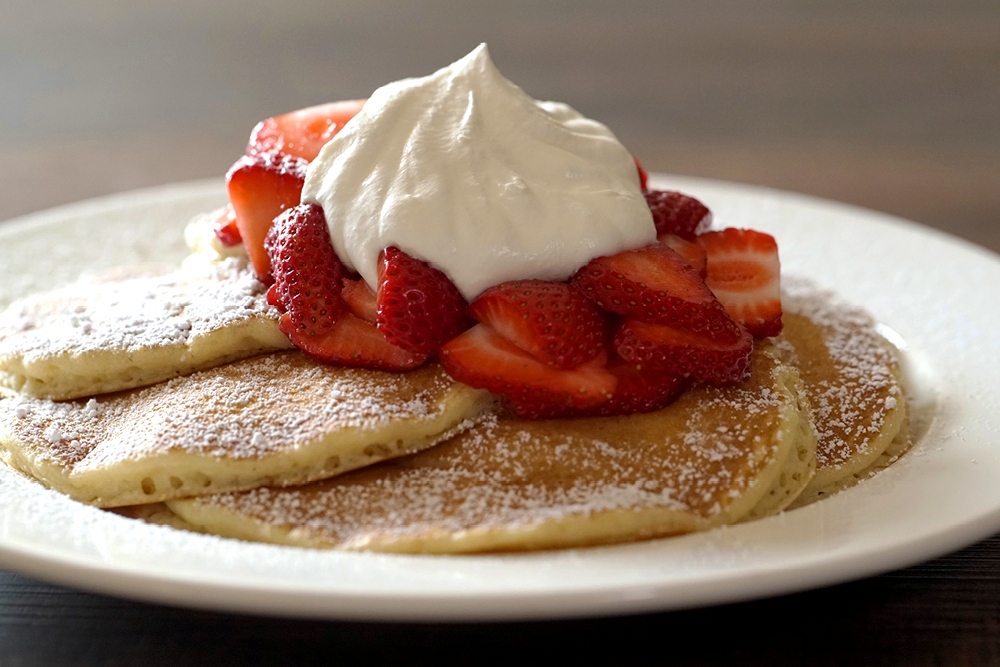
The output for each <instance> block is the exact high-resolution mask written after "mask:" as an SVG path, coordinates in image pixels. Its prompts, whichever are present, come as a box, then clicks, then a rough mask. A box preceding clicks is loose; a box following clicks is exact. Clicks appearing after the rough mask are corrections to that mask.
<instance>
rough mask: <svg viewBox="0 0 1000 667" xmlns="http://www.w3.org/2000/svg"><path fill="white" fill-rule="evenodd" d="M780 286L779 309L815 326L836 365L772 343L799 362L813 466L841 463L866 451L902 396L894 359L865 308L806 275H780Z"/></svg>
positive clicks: (793, 348)
mask: <svg viewBox="0 0 1000 667" xmlns="http://www.w3.org/2000/svg"><path fill="white" fill-rule="evenodd" d="M782 289H783V292H784V293H783V295H782V303H783V306H784V309H785V311H786V312H788V313H797V314H800V315H804V316H806V317H808V318H809V319H810V320H811V321H812V323H813V324H815V325H816V326H817V327H819V328H820V330H821V332H822V337H823V343H824V344H825V347H826V350H827V352H828V354H829V358H830V361H832V363H833V366H834V367H835V369H836V372H835V374H831V373H830V372H829V369H821V368H818V367H817V366H816V365H810V364H804V363H803V360H802V359H800V358H799V356H800V355H798V354H797V353H796V350H795V346H793V345H791V344H790V343H789V341H787V340H782V339H778V341H777V343H776V344H777V346H778V349H780V350H783V351H784V354H786V355H788V356H787V357H786V358H787V359H788V360H789V361H790V362H792V363H795V364H797V365H800V372H802V374H803V379H804V380H806V393H807V395H808V397H809V399H810V402H811V403H812V417H813V422H814V425H815V428H816V436H817V450H816V460H817V464H818V466H819V468H820V469H822V468H830V467H838V466H843V465H844V464H846V463H847V462H849V461H851V460H853V459H855V457H857V456H858V455H859V454H861V455H864V454H866V453H868V450H869V447H870V446H871V443H872V442H873V441H874V440H876V439H877V438H878V437H879V436H880V435H881V434H882V431H883V428H884V426H885V423H886V419H887V416H888V414H889V413H890V412H891V411H893V410H895V409H896V408H897V406H898V405H899V404H900V402H901V401H902V400H903V395H902V391H901V388H900V386H899V380H898V374H899V371H898V360H897V359H896V356H895V355H894V353H893V351H892V350H891V349H890V347H889V346H888V343H887V342H886V340H885V339H884V338H883V337H882V336H881V335H880V334H879V333H878V331H877V329H876V326H875V322H874V320H873V319H872V317H871V316H870V315H869V314H868V313H866V312H865V311H863V310H861V309H860V308H858V307H856V306H853V305H851V304H849V303H847V302H845V301H844V300H842V299H841V298H840V297H838V296H837V295H836V294H834V293H833V292H830V291H826V290H822V289H820V288H819V287H818V286H817V285H816V284H815V283H813V282H812V281H809V280H806V279H802V278H794V277H793V278H784V279H783V283H782Z"/></svg>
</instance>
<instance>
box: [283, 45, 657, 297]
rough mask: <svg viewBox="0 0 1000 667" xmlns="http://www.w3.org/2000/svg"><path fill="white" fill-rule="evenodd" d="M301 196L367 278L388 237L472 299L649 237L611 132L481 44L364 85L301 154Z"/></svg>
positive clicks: (648, 222) (558, 276)
mask: <svg viewBox="0 0 1000 667" xmlns="http://www.w3.org/2000/svg"><path fill="white" fill-rule="evenodd" d="M302 201H303V202H305V203H314V204H319V205H321V206H322V207H323V210H324V212H325V214H326V219H327V223H328V225H329V227H330V235H331V238H332V240H333V246H334V249H335V250H336V251H337V255H338V256H339V257H340V259H341V260H342V261H343V262H344V264H346V265H347V266H348V267H349V268H352V269H354V270H355V271H357V272H358V273H360V274H361V276H362V277H363V278H364V279H365V281H366V282H367V283H368V284H369V285H372V286H375V285H377V284H378V280H377V278H378V269H377V263H378V256H379V253H380V252H381V251H382V249H383V248H386V247H388V246H396V247H398V248H400V249H401V250H403V251H404V252H406V253H408V254H410V255H411V256H413V257H416V258H417V259H421V260H424V261H426V262H429V263H430V264H431V265H433V266H435V267H437V268H439V269H441V270H442V271H444V273H445V274H447V275H448V277H449V278H451V280H452V281H453V282H454V283H455V285H456V286H457V287H458V289H459V291H461V292H462V295H463V296H464V297H465V298H466V299H468V300H470V301H471V300H473V299H474V298H475V297H476V296H478V295H479V294H480V293H481V292H482V291H483V290H485V289H486V288H488V287H491V286H492V285H496V284H499V283H502V282H505V281H508V280H519V279H525V278H538V279H543V280H565V279H566V278H568V277H570V276H571V275H572V274H573V273H574V272H575V271H576V270H577V269H579V268H580V267H582V266H583V265H584V264H586V263H587V262H588V261H589V260H591V259H593V258H594V257H599V256H602V255H610V254H614V253H616V252H620V251H622V250H628V249H632V248H638V247H641V246H644V245H647V244H649V243H652V242H653V241H654V240H655V239H656V230H655V227H654V225H653V220H652V215H651V214H650V212H649V207H648V206H647V204H646V200H645V198H644V197H643V194H642V191H641V188H640V186H639V177H638V174H637V172H636V167H635V163H634V161H633V158H632V155H631V154H630V153H629V152H628V150H626V149H625V147H624V146H622V145H621V143H619V141H618V140H617V139H616V138H615V136H614V134H612V133H611V131H610V130H609V129H608V128H607V127H605V126H604V125H602V124H601V123H598V122H597V121H594V120H590V119H588V118H585V117H583V116H582V115H580V114H579V113H577V112H576V111H574V110H573V109H572V108H570V107H569V106H567V105H565V104H560V103H557V102H536V101H535V100H533V99H532V98H531V97H529V96H528V95H527V94H526V93H525V92H524V91H523V90H521V89H520V88H518V87H517V86H516V85H514V84H513V83H511V82H510V81H508V80H507V79H506V78H504V77H503V75H502V74H500V72H499V71H498V70H497V69H496V66H495V65H494V64H493V62H492V61H491V60H490V56H489V53H488V51H487V49H486V45H485V44H482V45H480V46H479V47H478V48H476V49H475V50H474V51H473V52H472V53H470V54H469V55H467V56H466V57H464V58H462V59H461V60H459V61H457V62H455V63H453V64H451V65H449V66H448V67H445V68H443V69H441V70H438V71H437V72H435V73H434V74H431V75H430V76H426V77H421V78H414V79H404V80H402V81H396V82H394V83H390V84H388V85H386V86H383V87H381V88H379V89H378V90H376V91H375V92H374V93H373V94H372V95H371V97H370V98H369V99H368V102H366V103H365V106H364V107H363V108H362V109H361V111H360V113H358V115H357V116H355V117H354V118H353V119H352V120H351V121H349V122H348V123H347V124H346V125H345V126H344V129H342V130H341V131H340V132H339V133H338V134H337V135H336V136H335V137H334V138H333V139H331V140H330V142H329V143H327V144H326V145H325V146H324V147H323V149H322V151H320V154H319V156H318V157H317V158H316V159H315V160H314V161H313V162H312V163H311V164H310V165H309V171H308V174H307V176H306V181H305V186H304V188H303V190H302Z"/></svg>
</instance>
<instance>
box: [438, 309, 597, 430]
mask: <svg viewBox="0 0 1000 667" xmlns="http://www.w3.org/2000/svg"><path fill="white" fill-rule="evenodd" d="M440 357H441V363H442V364H443V365H444V368H445V370H446V371H447V372H448V374H449V375H451V376H452V377H453V378H455V379H456V380H458V381H459V382H464V383H465V384H467V385H469V386H471V387H477V388H480V389H488V390H489V391H491V392H493V393H494V394H500V395H501V396H503V397H504V399H505V403H506V404H507V406H508V408H509V409H510V410H511V412H513V413H514V414H515V415H517V416H518V417H522V418H524V419H541V418H547V417H557V416H570V415H573V414H582V413H585V411H586V410H588V409H592V408H594V407H595V406H597V405H599V404H601V403H604V402H606V401H607V400H608V398H609V397H610V396H611V395H612V393H614V390H615V384H616V383H617V379H616V377H615V376H614V375H612V374H611V373H609V372H608V371H607V370H606V369H605V364H606V362H607V357H606V356H605V355H603V354H602V355H601V356H599V357H598V358H596V359H593V360H591V361H590V362H588V363H586V364H583V365H581V366H579V367H577V368H575V369H573V370H559V369H556V368H553V367H552V366H549V365H548V364H546V363H543V362H541V361H539V360H537V359H535V358H534V357H533V356H531V355H530V354H528V353H527V352H525V351H524V350H522V349H520V348H519V347H517V346H516V345H514V344H513V343H510V342H508V341H507V340H506V339H504V337H503V336H501V335H500V334H498V333H497V332H495V331H493V330H492V329H490V328H489V327H488V326H486V325H485V324H477V325H476V326H474V327H472V328H471V329H469V330H468V331H466V332H465V333H463V334H461V335H460V336H458V337H456V338H454V339H452V340H450V341H448V342H447V343H446V344H445V345H444V346H442V347H441V352H440Z"/></svg>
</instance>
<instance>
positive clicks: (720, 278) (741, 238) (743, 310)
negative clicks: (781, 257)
mask: <svg viewBox="0 0 1000 667" xmlns="http://www.w3.org/2000/svg"><path fill="white" fill-rule="evenodd" d="M698 244H699V245H701V247H703V248H704V249H705V252H706V254H707V255H708V272H707V274H706V275H705V284H706V285H708V287H709V288H710V289H711V290H712V292H714V293H715V296H717V297H718V298H719V301H721V302H722V305H723V306H725V307H726V310H727V311H728V312H729V314H730V315H732V316H733V319H735V320H736V321H737V322H740V323H741V324H743V326H745V327H746V328H747V329H748V330H749V331H750V333H752V334H753V335H754V336H757V337H766V336H777V335H778V334H780V333H781V328H782V324H781V280H780V278H781V263H780V262H779V261H778V244H777V243H776V242H775V240H774V237H773V236H770V235H769V234H765V233H763V232H757V231H754V230H752V229H732V228H730V229H724V230H722V231H719V232H708V233H707V234H702V235H701V236H699V237H698Z"/></svg>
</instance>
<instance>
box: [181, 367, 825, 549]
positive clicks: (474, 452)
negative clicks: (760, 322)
mask: <svg viewBox="0 0 1000 667" xmlns="http://www.w3.org/2000/svg"><path fill="white" fill-rule="evenodd" d="M799 391H800V383H799V379H798V374H797V373H796V371H795V369H794V368H792V367H790V366H787V365H784V364H782V363H780V362H779V361H777V359H776V358H775V357H773V356H771V355H770V354H769V353H768V352H766V351H758V352H757V353H755V356H754V364H753V375H752V377H751V378H750V379H748V380H746V381H745V382H743V383H741V384H739V385H736V386H731V387H724V388H708V387H701V388H695V389H692V390H690V391H688V392H686V393H685V394H684V395H682V396H681V398H680V399H678V400H677V401H676V402H675V403H674V404H672V405H670V406H668V407H667V408H665V409H663V410H660V411H658V412H654V413H649V414H641V415H629V416H625V417H605V418H589V419H569V420H552V421H534V422H531V421H517V420H513V419H503V418H499V419H490V420H487V421H484V422H482V423H480V424H478V425H477V426H475V427H473V428H471V429H469V430H468V431H466V432H464V433H461V434H459V435H457V436H455V437H453V438H451V439H450V440H447V441H446V442H443V443H442V444H440V445H438V446H436V447H433V448H431V449H428V450H425V451H422V452H420V453H418V454H415V455H413V456H408V457H403V458H398V459H395V460H393V461H391V462H385V463H382V464H379V465H376V466H371V467H369V468H365V469H364V470H358V471H355V472H352V473H348V474H346V475H342V476H340V477H337V478H335V479H330V480H327V481H325V482H320V483H316V484H311V485H308V486H303V487H297V488H284V489H277V488H260V489H256V490H253V491H248V492H245V493H232V494H221V495H213V496H206V497H201V498H196V499H190V500H179V501H170V502H169V503H168V505H169V506H170V508H171V509H172V510H173V511H174V512H175V513H177V514H178V515H179V516H180V517H181V518H182V519H184V520H185V521H187V522H188V523H190V524H193V525H196V526H200V527H202V528H204V529H205V530H207V531H208V532H211V533H215V534H218V535H223V536H229V537H238V538H243V539H250V540H260V541H267V542H276V543H280V544H292V545H300V546H314V547H332V548H338V549H365V550H373V551H394V552H429V553H462V552H478V551H497V550H511V549H517V550H523V549H548V548H560V547H575V546H586V545H592V544H604V543H611V542H622V541H630V540H636V539H643V538H650V537H658V536H665V535H675V534H679V533H687V532H692V531H696V530H704V529H707V528H712V527H714V526H719V525H723V524H728V523H733V522H735V521H738V520H740V519H741V518H742V517H744V516H745V515H747V514H748V513H749V512H751V511H752V510H753V508H754V507H755V506H757V505H758V503H760V502H761V501H762V500H763V499H765V497H766V496H768V494H770V493H771V492H772V491H774V490H775V488H776V487H777V486H780V485H776V481H777V480H778V478H779V476H780V474H781V472H782V471H783V470H787V468H786V462H787V461H788V459H789V458H794V459H796V460H797V458H798V456H799V451H800V450H801V449H802V448H803V447H804V448H805V449H806V450H807V451H808V450H809V447H810V445H809V442H808V441H809V440H811V438H812V433H811V430H810V429H809V428H808V426H807V425H805V426H804V423H805V422H804V420H805V415H804V413H803V411H802V410H801V407H800V403H799V398H798V392H799ZM803 438H804V439H806V441H807V443H806V444H805V445H801V444H800V440H802V439H803ZM807 467H808V464H807ZM792 468H796V469H797V468H798V462H796V463H795V464H793V465H792ZM799 488H801V486H800V487H799ZM787 500H790V499H787V498H780V499H779V500H776V501H772V506H775V507H776V506H780V505H782V504H784V503H785V502H786V501H787Z"/></svg>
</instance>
